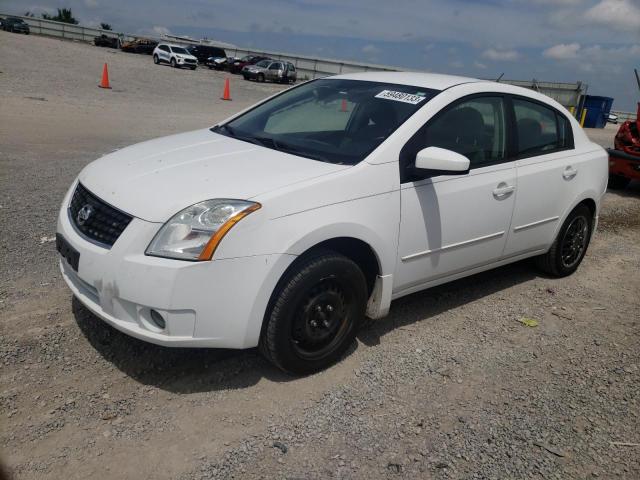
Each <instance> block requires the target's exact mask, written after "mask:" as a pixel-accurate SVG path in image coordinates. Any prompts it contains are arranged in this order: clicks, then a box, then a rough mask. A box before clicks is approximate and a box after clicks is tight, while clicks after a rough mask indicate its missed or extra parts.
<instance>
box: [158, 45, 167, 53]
mask: <svg viewBox="0 0 640 480" xmlns="http://www.w3.org/2000/svg"><path fill="white" fill-rule="evenodd" d="M160 50H162V51H163V52H168V51H169V47H167V46H166V45H160Z"/></svg>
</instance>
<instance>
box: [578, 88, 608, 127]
mask: <svg viewBox="0 0 640 480" xmlns="http://www.w3.org/2000/svg"><path fill="white" fill-rule="evenodd" d="M611 105H613V98H611V97H596V96H594V95H587V97H586V98H585V100H584V108H585V109H586V110H587V116H586V117H585V119H584V126H585V128H604V126H605V125H606V124H607V118H608V117H609V112H610V111H611Z"/></svg>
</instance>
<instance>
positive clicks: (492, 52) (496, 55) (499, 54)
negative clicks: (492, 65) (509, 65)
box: [482, 48, 520, 62]
mask: <svg viewBox="0 0 640 480" xmlns="http://www.w3.org/2000/svg"><path fill="white" fill-rule="evenodd" d="M482 56H483V57H484V58H488V59H489V60H493V61H497V62H500V61H502V62H512V61H514V60H517V59H518V58H520V54H519V53H518V52H516V51H515V50H497V49H495V48H488V49H487V50H485V51H484V52H482Z"/></svg>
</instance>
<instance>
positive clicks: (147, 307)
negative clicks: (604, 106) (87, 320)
mask: <svg viewBox="0 0 640 480" xmlns="http://www.w3.org/2000/svg"><path fill="white" fill-rule="evenodd" d="M606 185H607V155H606V153H605V151H604V150H603V149H602V148H601V147H600V146H598V145H596V144H594V143H592V142H590V141H589V139H588V138H587V137H586V135H585V134H584V132H583V131H582V129H581V128H580V126H579V125H578V123H577V122H576V121H575V119H574V118H572V116H571V115H570V114H569V113H568V112H567V111H566V110H565V109H564V108H563V107H562V106H561V105H559V104H558V103H557V102H555V101H553V100H551V99H550V98H547V97H545V96H544V95H541V94H539V93H537V92H534V91H530V90H525V89H523V88H519V87H514V86H510V85H505V84H502V83H496V82H487V81H480V80H474V79H469V78H462V77H453V76H446V75H434V74H420V73H399V72H398V73H396V72H385V73H363V74H351V75H340V76H336V77H332V78H325V79H320V80H314V81H312V82H307V83H304V84H302V85H300V86H298V87H295V88H291V89H288V90H285V91H284V92H282V93H280V94H279V95H276V96H275V97H272V98H269V99H267V100H265V101H263V102H262V103H260V104H258V105H257V106H255V107H253V108H250V109H248V110H246V111H243V112H241V113H239V114H237V115H236V116H234V117H232V118H230V119H228V120H226V121H224V122H221V123H220V124H218V125H216V126H215V127H213V128H211V129H203V130H197V131H194V132H189V133H184V134H180V135H174V136H171V137H166V138H160V139H158V140H153V141H148V142H144V143H140V144H138V145H134V146H131V147H128V148H125V149H122V150H118V151H117V152H114V153H111V154H109V155H106V156H104V157H103V158H101V159H99V160H96V161H95V162H93V163H91V164H89V165H88V166H87V167H86V168H85V169H84V170H83V171H82V172H81V173H80V175H79V177H78V179H77V180H76V181H75V182H74V183H73V185H72V186H71V188H70V189H69V192H68V193H67V195H66V197H65V199H64V201H63V204H62V208H61V210H60V215H59V219H58V228H57V232H58V234H57V247H58V250H59V251H60V252H61V254H62V258H61V260H60V266H61V269H62V273H63V276H64V279H65V280H66V282H67V284H68V285H69V287H70V288H71V290H72V291H73V293H74V294H75V295H76V296H77V297H78V298H79V299H80V301H81V302H83V303H84V304H85V305H86V306H87V307H88V308H89V309H90V310H91V311H93V312H94V313H95V314H96V315H98V316H99V317H101V318H102V319H104V320H105V321H106V322H107V323H109V324H111V325H112V326H114V327H115V328H117V329H119V330H121V331H123V332H125V333H127V334H129V335H132V336H134V337H137V338H140V339H143V340H146V341H149V342H153V343H156V344H160V345H166V346H180V347H224V348H250V347H255V346H257V345H259V346H260V347H261V350H262V351H263V353H264V354H265V355H266V356H267V357H268V358H269V359H270V360H271V361H273V362H274V363H275V364H276V365H278V366H279V367H281V368H282V369H284V370H286V371H289V372H296V373H308V372H313V371H316V370H318V369H321V368H324V367H326V366H327V365H329V364H331V363H332V362H334V361H336V360H337V359H339V358H340V356H341V355H342V354H343V353H344V352H345V350H346V349H347V347H348V346H349V344H350V343H351V342H353V341H354V337H355V335H356V330H357V328H358V324H359V323H360V321H361V320H362V319H363V318H364V316H365V315H367V316H369V317H371V318H380V317H383V316H385V315H386V314H387V312H388V311H389V307H390V305H391V302H392V300H394V299H397V298H399V297H402V296H404V295H407V294H410V293H413V292H416V291H418V290H423V289H425V288H429V287H432V286H434V285H438V284H441V283H445V282H448V281H451V280H454V279H457V278H460V277H463V276H466V275H472V274H474V273H477V272H481V271H483V270H488V269H490V268H494V267H497V266H499V265H504V264H506V263H510V262H515V261H518V260H521V259H524V258H528V257H536V258H537V261H538V264H539V266H540V267H541V268H542V269H543V270H544V271H545V272H547V273H548V274H550V275H554V276H564V275H569V274H571V273H573V272H574V271H575V270H576V269H577V268H578V265H579V264H580V262H581V260H582V258H583V257H584V255H585V252H586V250H587V247H588V245H589V240H590V238H591V235H592V233H593V232H594V230H595V227H596V223H597V218H598V211H599V208H600V202H601V199H602V196H603V195H604V192H605V189H606Z"/></svg>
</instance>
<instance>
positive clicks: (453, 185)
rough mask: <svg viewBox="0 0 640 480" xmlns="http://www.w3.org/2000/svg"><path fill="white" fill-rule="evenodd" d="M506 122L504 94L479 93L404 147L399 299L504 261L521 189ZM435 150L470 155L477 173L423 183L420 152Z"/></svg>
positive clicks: (439, 116) (437, 118)
mask: <svg viewBox="0 0 640 480" xmlns="http://www.w3.org/2000/svg"><path fill="white" fill-rule="evenodd" d="M507 120H508V116H507V109H506V103H505V100H504V96H502V95H501V94H482V95H473V96H471V97H466V98H463V99H462V100H459V101H457V102H455V103H454V104H452V105H450V106H448V107H446V108H445V109H444V110H442V111H441V112H440V113H438V114H436V116H434V117H433V118H432V119H431V120H430V121H429V122H428V123H427V124H426V125H425V126H424V127H423V128H422V129H421V130H419V131H418V133H417V134H416V135H415V136H414V137H413V138H412V139H411V140H410V141H409V142H408V143H407V145H405V147H404V148H403V150H402V153H401V158H400V165H401V167H400V168H401V174H400V177H401V191H400V195H401V220H400V236H399V244H398V260H397V263H396V265H397V267H396V274H395V278H394V294H402V293H403V292H404V293H408V291H414V290H419V289H420V288H421V287H422V286H423V285H425V284H427V283H429V282H434V281H438V280H439V279H445V278H446V277H448V276H451V275H455V274H457V273H461V272H464V271H466V270H471V269H473V268H476V267H480V266H483V265H487V264H490V263H492V262H495V261H497V260H499V259H500V258H501V257H502V254H503V250H504V247H505V244H506V239H507V236H508V230H509V224H510V222H511V214H512V212H513V206H514V196H515V195H514V193H515V189H516V172H515V166H514V164H513V162H512V161H510V158H509V151H510V146H509V142H508V138H509V136H508V134H507V125H508V121H507ZM429 146H436V147H441V148H446V149H448V150H452V151H455V152H457V153H460V154H462V155H465V156H466V157H467V158H469V160H470V162H471V163H470V171H469V172H468V173H466V174H463V175H436V176H431V177H427V178H416V176H415V174H412V173H411V166H412V165H413V162H415V156H416V153H417V152H418V151H419V150H421V149H422V148H425V147H429Z"/></svg>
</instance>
